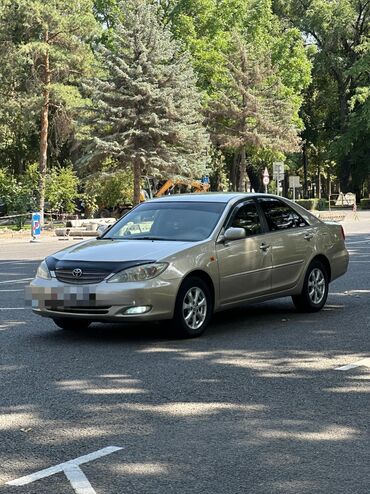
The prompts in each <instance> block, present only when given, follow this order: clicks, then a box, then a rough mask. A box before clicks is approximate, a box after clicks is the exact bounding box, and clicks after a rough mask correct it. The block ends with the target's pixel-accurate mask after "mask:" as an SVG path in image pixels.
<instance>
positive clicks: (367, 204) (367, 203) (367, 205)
mask: <svg viewBox="0 0 370 494" xmlns="http://www.w3.org/2000/svg"><path fill="white" fill-rule="evenodd" d="M360 207H361V209H370V198H368V199H361V201H360Z"/></svg>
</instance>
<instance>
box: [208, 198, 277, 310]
mask: <svg viewBox="0 0 370 494" xmlns="http://www.w3.org/2000/svg"><path fill="white" fill-rule="evenodd" d="M229 227H236V228H244V229H245V232H246V238H242V239H239V240H233V241H227V242H225V241H219V242H217V245H216V253H217V259H218V266H219V276H220V302H221V305H228V304H232V303H234V302H238V301H241V300H246V299H249V298H253V297H257V296H260V295H263V294H266V293H268V292H270V290H271V267H272V256H271V248H270V243H269V239H267V238H266V237H269V234H266V233H265V230H266V228H265V226H264V223H263V222H262V219H261V215H260V213H259V211H258V208H257V204H256V202H255V201H254V200H253V199H250V200H247V201H245V202H243V203H241V204H239V205H238V206H236V207H235V209H234V211H233V212H232V214H231V217H230V219H229V220H228V221H227V223H226V225H225V230H226V229H227V228H229Z"/></svg>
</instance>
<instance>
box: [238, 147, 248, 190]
mask: <svg viewBox="0 0 370 494" xmlns="http://www.w3.org/2000/svg"><path fill="white" fill-rule="evenodd" d="M245 172H246V154H245V148H242V149H241V150H240V163H239V179H238V192H245Z"/></svg>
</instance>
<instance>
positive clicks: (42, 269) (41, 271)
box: [36, 261, 51, 280]
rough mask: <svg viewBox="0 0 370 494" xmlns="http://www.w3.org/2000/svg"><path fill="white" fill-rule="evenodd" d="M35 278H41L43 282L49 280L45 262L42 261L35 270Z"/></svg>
mask: <svg viewBox="0 0 370 494" xmlns="http://www.w3.org/2000/svg"><path fill="white" fill-rule="evenodd" d="M36 278H42V279H43V280H50V279H51V276H50V271H49V268H48V265H47V264H46V262H45V261H42V263H41V264H40V266H39V267H38V268H37V272H36Z"/></svg>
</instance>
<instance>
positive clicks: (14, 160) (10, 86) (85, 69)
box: [0, 0, 99, 173]
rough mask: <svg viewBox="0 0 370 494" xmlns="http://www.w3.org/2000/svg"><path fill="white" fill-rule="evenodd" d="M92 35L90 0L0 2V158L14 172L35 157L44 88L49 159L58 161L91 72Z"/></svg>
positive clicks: (93, 22)
mask: <svg viewBox="0 0 370 494" xmlns="http://www.w3.org/2000/svg"><path fill="white" fill-rule="evenodd" d="M98 33H99V27H98V24H97V22H96V20H95V18H94V15H93V1H92V0H80V1H78V2H76V1H74V0H55V1H53V2H45V1H43V0H15V1H10V0H3V1H2V2H0V56H1V59H2V66H1V68H0V93H1V102H0V158H3V160H2V162H3V163H5V164H7V165H8V166H11V167H12V169H13V170H14V171H15V172H16V173H22V172H23V171H24V169H25V167H26V165H27V164H28V163H32V162H34V161H36V160H37V159H38V157H39V133H40V114H41V109H42V107H43V105H45V104H47V103H46V102H45V97H46V96H45V90H47V91H49V92H50V102H49V105H50V108H49V118H50V127H49V139H48V142H49V144H50V149H49V156H50V157H51V159H52V161H54V162H56V160H57V159H60V157H61V154H62V151H64V150H63V147H64V146H66V145H67V143H70V142H71V141H72V139H73V134H74V130H75V129H74V123H73V120H74V117H75V116H76V114H77V110H78V108H80V107H82V106H83V105H85V104H86V101H85V100H84V99H83V98H81V95H80V93H79V83H80V81H81V78H82V77H84V76H88V75H91V74H92V71H93V68H92V66H93V64H94V56H93V52H92V50H91V47H90V40H91V39H92V38H93V37H94V36H95V35H96V34H98ZM46 55H48V57H49V63H50V72H49V76H50V83H47V82H46V73H45V57H46ZM47 101H48V100H47Z"/></svg>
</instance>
